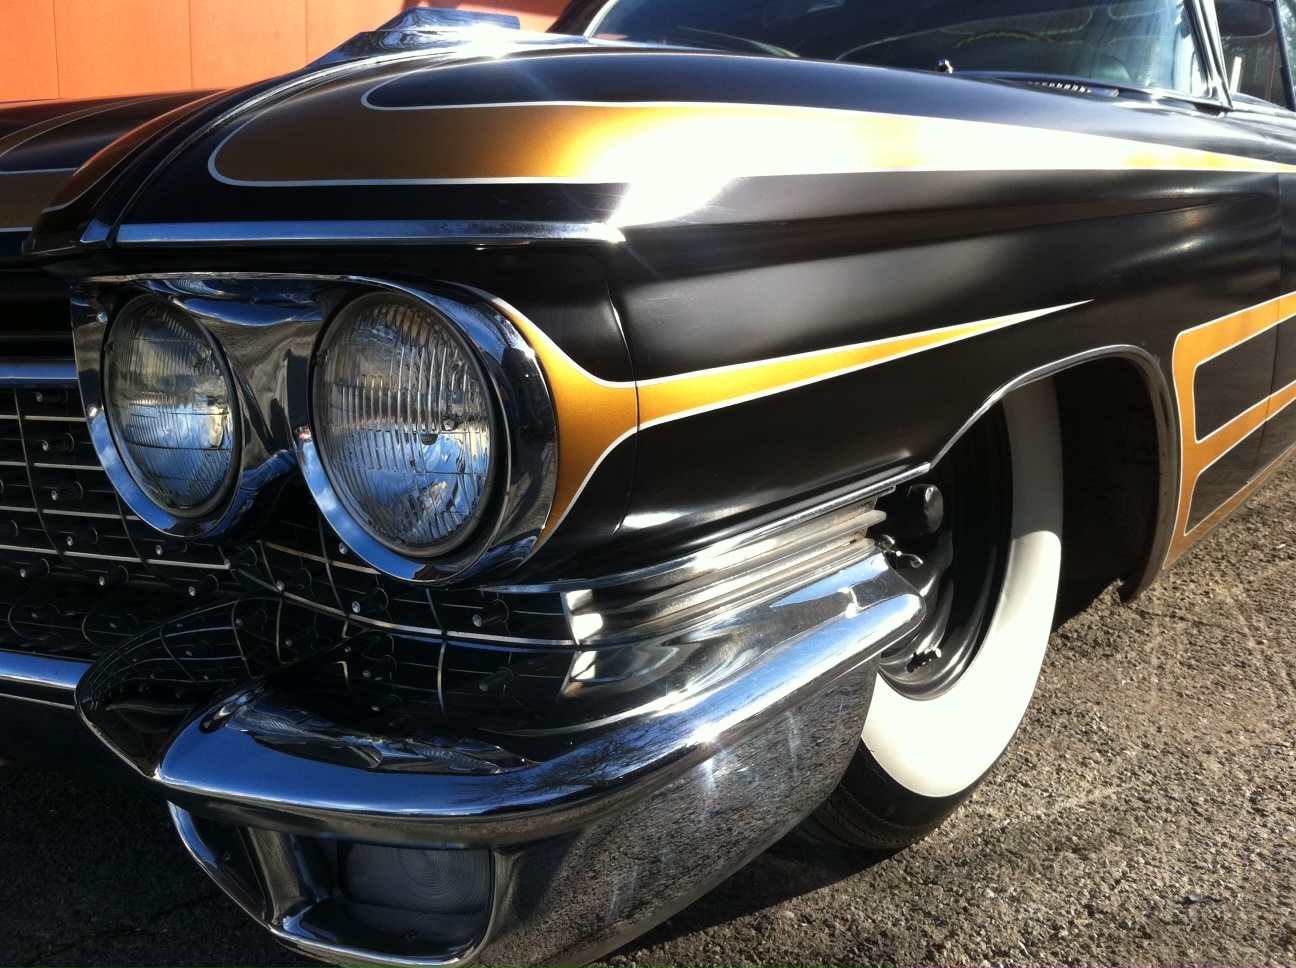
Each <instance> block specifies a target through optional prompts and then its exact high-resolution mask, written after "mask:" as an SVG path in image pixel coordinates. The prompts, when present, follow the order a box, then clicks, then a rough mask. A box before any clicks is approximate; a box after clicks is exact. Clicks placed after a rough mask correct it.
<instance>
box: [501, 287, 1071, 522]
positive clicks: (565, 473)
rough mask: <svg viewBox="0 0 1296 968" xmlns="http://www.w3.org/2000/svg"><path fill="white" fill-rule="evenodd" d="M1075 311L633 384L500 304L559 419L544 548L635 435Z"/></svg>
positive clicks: (1001, 320) (930, 332)
mask: <svg viewBox="0 0 1296 968" xmlns="http://www.w3.org/2000/svg"><path fill="white" fill-rule="evenodd" d="M1080 305H1084V303H1068V304H1067V305H1063V306H1052V307H1049V308H1047V309H1037V310H1031V311H1029V312H1024V313H1014V314H1012V315H1008V316H1000V317H996V318H994V319H987V320H981V321H978V322H973V323H961V324H958V325H954V326H947V327H943V328H941V329H934V330H927V331H925V332H922V333H913V334H909V335H906V336H897V337H893V338H889V339H881V340H873V341H870V342H866V343H856V344H853V345H851V346H844V347H837V348H833V349H827V350H822V351H817V352H811V353H800V354H796V355H793V356H785V357H778V358H775V359H769V360H758V361H754V362H751V363H742V364H738V365H735V366H726V367H717V368H713V369H708V370H699V371H695V372H691V373H683V374H680V375H678V376H671V377H663V378H660V379H655V380H645V381H642V382H640V383H637V384H636V383H633V382H620V383H617V382H609V381H606V380H600V379H599V378H597V377H595V376H593V375H592V374H590V373H589V372H588V371H587V370H585V369H583V368H582V367H581V366H580V365H579V364H577V363H576V362H575V361H573V360H572V359H571V357H569V356H568V355H567V354H566V353H564V352H563V350H562V349H561V348H560V347H559V346H558V345H557V344H556V343H555V342H554V341H553V340H552V339H550V338H549V336H548V335H547V334H546V333H545V332H544V331H543V330H542V329H540V328H539V327H538V326H536V325H535V324H534V323H532V322H531V321H530V320H528V319H527V318H526V317H525V316H523V315H522V314H521V313H519V312H518V311H517V310H516V309H514V308H513V307H511V306H509V305H508V304H507V303H504V302H502V301H497V302H496V306H497V308H499V309H500V311H501V312H503V313H504V314H505V315H506V316H508V317H509V318H510V319H511V320H512V321H513V322H514V323H515V324H516V325H517V326H518V328H519V329H520V330H521V331H522V333H523V334H524V335H525V336H526V338H527V341H528V342H529V343H530V344H531V347H532V349H533V350H534V351H535V353H536V356H537V357H538V358H539V359H540V362H541V364H542V365H543V366H544V369H545V374H546V376H547V377H548V379H549V385H550V388H551V391H552V393H553V399H554V408H555V410H556V411H557V417H558V480H557V484H556V488H555V493H554V501H553V509H552V510H551V512H550V515H549V520H548V522H547V523H546V525H545V530H544V533H543V535H542V536H541V541H542V542H543V541H544V540H546V539H547V538H548V537H549V535H550V534H552V533H553V531H554V529H555V528H557V527H558V525H559V524H561V523H562V521H563V519H564V518H565V517H566V515H567V512H568V511H570V510H571V507H572V506H573V505H574V504H575V502H576V500H577V499H578V498H579V497H580V494H581V492H582V491H583V490H584V489H585V486H586V484H588V483H589V480H590V478H591V477H593V475H594V472H595V471H596V470H597V469H598V466H599V465H600V464H601V463H602V462H603V460H604V459H605V458H606V457H607V456H608V454H610V453H611V452H612V450H613V448H615V447H616V446H617V445H618V444H619V443H621V442H622V441H623V440H625V439H626V438H627V437H629V436H631V435H632V434H634V433H636V432H638V431H639V430H642V429H645V428H647V427H650V426H656V425H658V424H662V423H666V422H668V421H672V420H680V419H683V418H685V417H689V416H693V415H695V414H700V413H707V412H711V411H714V410H718V409H721V408H723V407H730V406H734V405H736V404H740V403H744V402H747V401H749V400H755V399H758V398H760V397H765V396H769V395H771V394H775V393H783V392H786V391H788V390H792V389H795V388H797V387H802V386H807V385H810V384H812V383H818V382H821V381H824V380H831V379H833V378H835V377H839V376H844V375H846V374H848V373H854V372H856V371H858V370H862V369H864V368H866V367H870V366H877V365H878V364H881V363H888V362H892V361H894V360H898V359H901V358H903V357H906V356H912V355H913V354H915V353H921V352H925V351H927V350H932V349H935V348H937V347H940V346H948V345H950V344H951V343H956V342H959V341H960V340H965V339H970V338H972V337H974V336H980V335H982V334H984V333H989V332H992V331H995V330H999V329H1003V328H1005V327H1008V326H1013V325H1016V324H1018V323H1024V322H1026V321H1028V320H1032V319H1038V318H1039V317H1041V316H1047V315H1050V314H1053V313H1058V312H1062V311H1063V310H1065V309H1070V308H1072V307H1074V306H1080Z"/></svg>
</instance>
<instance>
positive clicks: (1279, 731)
mask: <svg viewBox="0 0 1296 968" xmlns="http://www.w3.org/2000/svg"><path fill="white" fill-rule="evenodd" d="M1294 620H1296V466H1293V467H1290V468H1288V469H1287V470H1285V471H1284V472H1283V473H1282V474H1280V475H1279V476H1278V477H1277V478H1276V479H1275V481H1273V482H1272V483H1270V484H1269V485H1268V486H1267V487H1266V488H1264V489H1263V490H1262V491H1261V492H1260V493H1259V494H1258V495H1257V496H1256V497H1255V498H1254V499H1253V500H1252V502H1251V503H1250V505H1249V506H1248V507H1247V508H1246V509H1244V510H1243V511H1242V512H1241V513H1240V514H1239V515H1237V516H1235V518H1234V519H1233V520H1232V521H1230V522H1229V523H1228V524H1226V525H1224V526H1223V527H1222V528H1221V529H1220V530H1219V532H1218V533H1217V534H1216V535H1215V536H1214V537H1212V538H1211V539H1210V540H1209V541H1208V542H1207V543H1206V544H1205V545H1204V546H1202V547H1201V548H1199V549H1198V550H1197V551H1196V552H1195V553H1193V554H1192V555H1190V557H1189V558H1188V559H1187V560H1186V561H1185V562H1183V563H1182V564H1181V565H1180V566H1179V567H1177V568H1176V569H1174V570H1173V571H1172V572H1171V573H1170V574H1168V575H1166V576H1164V577H1163V578H1162V579H1161V580H1160V581H1159V582H1158V583H1157V584H1156V585H1154V586H1153V588H1152V589H1151V590H1150V591H1148V592H1147V593H1146V594H1145V595H1144V596H1143V597H1142V598H1140V599H1139V600H1138V601H1136V602H1135V603H1134V604H1133V605H1132V606H1126V605H1121V604H1119V603H1118V602H1117V601H1116V600H1115V597H1114V595H1112V594H1111V593H1108V594H1107V595H1106V596H1104V597H1103V598H1102V599H1100V600H1099V601H1098V602H1096V603H1095V604H1094V605H1093V606H1092V607H1091V608H1090V609H1088V610H1087V611H1085V612H1084V613H1082V614H1081V615H1079V616H1077V617H1076V618H1074V619H1072V620H1071V621H1069V622H1068V623H1067V624H1065V625H1064V626H1063V627H1062V628H1061V629H1059V630H1058V631H1057V632H1056V633H1055V635H1054V637H1053V641H1052V645H1051V648H1050V651H1049V656H1048V659H1047V660H1046V662H1045V667H1044V671H1043V674H1042V677H1041V680H1040V685H1039V688H1038V690H1037V692H1036V696H1035V701H1034V703H1033V705H1032V707H1031V710H1030V712H1029V713H1028V714H1027V717H1026V720H1025V722H1024V723H1023V726H1022V730H1021V732H1020V733H1019V735H1018V737H1017V740H1016V741H1015V743H1014V745H1013V746H1012V747H1011V748H1010V750H1009V752H1008V754H1007V755H1006V756H1005V758H1004V759H1003V761H1002V762H1001V763H1000V765H999V767H998V769H997V770H996V771H995V772H994V774H993V775H992V776H991V778H990V779H989V780H988V781H987V782H986V783H985V784H984V785H983V786H982V787H981V789H980V790H979V791H978V792H977V793H976V795H975V796H974V797H973V798H972V800H971V801H970V802H969V803H968V804H967V805H965V806H964V808H963V809H962V810H961V811H960V812H959V813H958V814H956V815H955V816H954V817H953V818H952V819H951V820H950V821H949V822H948V823H947V824H946V825H945V826H943V827H942V828H941V829H940V830H938V831H937V832H936V833H935V834H934V835H932V836H931V837H929V838H928V839H927V840H925V841H923V842H922V843H920V844H918V845H916V846H914V847H911V848H909V849H908V850H905V851H902V852H900V853H898V854H894V855H890V856H877V855H874V856H867V857H861V856H842V855H839V854H834V853H831V852H822V851H816V850H814V849H812V848H809V847H807V846H806V845H804V844H802V843H800V842H798V841H796V840H794V839H791V838H789V839H787V840H784V841H783V842H782V843H780V844H778V845H777V846H775V847H774V848H773V849H771V850H770V851H769V852H768V853H766V854H765V855H764V856H763V857H760V858H758V859H757V860H756V861H754V862H753V863H752V864H750V865H749V866H748V867H746V868H745V869H744V870H742V871H740V872H739V873H738V874H736V875H735V876H734V877H732V878H730V879H729V880H728V881H727V882H726V883H725V884H723V885H721V886H720V887H719V888H717V889H716V890H715V891H713V892H712V893H711V894H709V895H707V896H706V897H704V898H703V899H702V900H700V901H698V902H697V903H695V904H694V905H692V906H691V907H689V908H687V909H686V910H684V911H683V912H681V913H679V914H677V915H676V916H675V917H674V918H672V919H671V920H670V921H669V922H667V923H666V924H663V925H661V926H660V927H658V928H656V929H655V930H653V931H652V932H650V933H649V934H647V935H646V936H644V937H642V938H640V939H639V940H637V941H635V942H633V943H632V944H631V945H629V946H628V947H626V948H623V949H622V950H621V951H619V952H617V953H615V954H614V955H611V956H609V958H608V959H607V960H606V961H605V962H604V964H608V965H626V966H629V965H826V964H835V965H862V964H898V965H919V964H922V965H928V964H931V965H965V964H966V965H981V964H994V965H1000V964H1004V965H1062V964H1107V965H1152V964H1157V965H1293V964H1296V651H1294V650H1293V647H1292V643H1293V641H1296V636H1294V635H1293V632H1292V629H1293V627H1294V625H1296V621H1294ZM0 963H4V964H18V965H120V964H135V965H304V964H311V962H307V961H305V960H303V959H300V958H297V957H295V956H293V955H292V954H290V953H287V952H286V951H284V949H282V948H280V947H279V946H277V945H276V944H275V943H274V942H273V941H271V940H270V939H269V938H268V937H267V936H266V935H264V934H263V933H262V932H261V931H260V929H258V928H257V927H255V926H254V925H253V924H252V923H251V922H250V921H249V920H248V919H247V918H246V917H245V916H244V915H243V914H242V913H241V912H240V911H238V910H237V909H236V908H235V906H234V905H233V904H232V903H231V902H229V901H227V900H226V899H225V898H224V896H223V895H221V894H220V893H219V892H218V891H217V890H216V889H215V888H214V887H212V886H211V885H210V884H209V882H208V881H207V880H206V878H205V877H204V876H203V875H202V874H201V873H199V871H198V870H197V868H196V867H194V865H193V864H192V862H191V861H190V860H189V859H188V857H187V856H186V855H185V853H184V851H183V849H182V848H181V846H180V844H179V842H178V840H177V838H176V837H175V835H174V833H173V832H172V830H171V827H170V823H169V821H168V820H167V819H166V816H165V812H164V810H163V807H162V804H161V803H160V802H159V801H156V800H154V799H152V798H150V797H149V796H147V795H144V794H141V793H136V792H133V791H129V790H122V789H114V788H108V787H99V786H95V785H93V784H90V783H85V782H80V781H77V780H72V779H67V778H60V777H55V776H51V775H46V774H40V773H35V772H30V771H25V770H21V769H18V768H16V767H12V766H4V767H0Z"/></svg>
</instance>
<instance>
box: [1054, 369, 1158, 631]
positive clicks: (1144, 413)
mask: <svg viewBox="0 0 1296 968" xmlns="http://www.w3.org/2000/svg"><path fill="white" fill-rule="evenodd" d="M1053 380H1054V386H1055V387H1056V388H1057V398H1058V417H1059V421H1060V425H1061V432H1062V469H1063V485H1062V493H1063V520H1062V575H1061V587H1060V588H1059V590H1058V608H1057V614H1056V616H1055V618H1054V622H1055V624H1061V623H1062V622H1064V621H1066V620H1067V619H1068V618H1070V617H1072V616H1073V615H1075V614H1077V613H1079V612H1080V611H1083V610H1084V609H1085V608H1086V607H1087V606H1088V605H1089V604H1090V603H1091V602H1093V601H1094V599H1095V598H1097V597H1098V595H1100V594H1101V593H1102V591H1103V590H1104V589H1105V588H1107V587H1108V586H1110V585H1111V584H1113V583H1114V582H1120V583H1122V584H1123V586H1124V588H1123V592H1130V591H1134V590H1136V589H1137V586H1138V584H1139V581H1140V579H1141V577H1142V576H1143V574H1144V573H1145V572H1146V569H1147V564H1148V558H1149V556H1150V555H1151V554H1152V551H1153V546H1154V542H1155V539H1156V524H1157V504H1158V500H1159V497H1160V490H1161V472H1162V471H1161V458H1160V453H1161V440H1160V433H1159V429H1158V423H1157V414H1156V410H1155V405H1154V402H1153V396H1152V391H1151V389H1150V388H1149V386H1148V383H1147V379H1146V378H1145V376H1144V374H1143V372H1142V371H1141V370H1140V369H1139V368H1138V367H1137V366H1136V365H1135V364H1133V363H1131V362H1130V361H1129V360H1124V359H1117V358H1110V359H1102V360H1095V361H1092V362H1089V363H1083V364H1081V365H1079V366H1076V367H1073V368H1072V369H1069V370H1065V371H1063V372H1062V373H1059V374H1057V375H1056V376H1055V377H1054V378H1053Z"/></svg>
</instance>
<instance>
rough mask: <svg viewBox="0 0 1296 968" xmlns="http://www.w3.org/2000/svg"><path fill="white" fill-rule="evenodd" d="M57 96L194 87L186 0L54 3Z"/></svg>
mask: <svg viewBox="0 0 1296 968" xmlns="http://www.w3.org/2000/svg"><path fill="white" fill-rule="evenodd" d="M54 34H55V44H56V46H57V48H58V86H59V97H94V96H96V95H99V94H148V93H150V92H157V91H184V90H188V89H189V88H191V87H192V86H193V79H192V75H191V72H190V64H189V3H188V0H182V2H177V0H54Z"/></svg>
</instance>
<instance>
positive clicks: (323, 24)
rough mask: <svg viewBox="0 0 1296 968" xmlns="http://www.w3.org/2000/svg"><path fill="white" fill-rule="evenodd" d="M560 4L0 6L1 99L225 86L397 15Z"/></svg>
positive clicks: (250, 1)
mask: <svg viewBox="0 0 1296 968" xmlns="http://www.w3.org/2000/svg"><path fill="white" fill-rule="evenodd" d="M564 5H565V3H564V0H500V2H497V3H496V2H481V3H464V2H457V0H437V2H427V0H0V101H20V100H28V99H35V98H50V97H95V96H98V95H109V94H142V93H149V92H154V91H179V90H187V89H190V88H220V87H231V86H233V85H235V84H244V83H246V82H248V81H256V80H260V79H262V78H265V77H272V76H273V75H275V74H282V73H285V72H286V71H291V70H295V69H296V68H298V67H301V66H303V65H304V64H307V63H308V62H310V61H312V60H314V59H315V58H317V57H319V56H321V55H323V54H326V53H327V52H328V51H330V50H332V49H333V48H334V47H336V46H337V45H338V44H340V43H342V42H343V41H344V40H346V39H347V38H349V37H351V36H352V35H354V34H357V33H360V32H361V31H362V30H372V29H373V28H374V27H377V26H379V25H380V24H382V23H384V22H385V21H387V20H390V19H391V18H392V17H394V16H395V15H396V14H398V13H399V12H400V11H401V10H402V9H404V8H406V7H413V6H426V7H433V6H435V7H454V8H458V9H460V10H484V11H487V12H492V13H511V14H516V15H517V16H519V17H520V18H521V20H522V26H523V27H525V28H529V29H532V30H543V29H544V28H546V27H547V26H549V24H550V23H552V22H553V19H554V17H556V16H557V15H558V13H559V12H561V10H562V8H563V6H564Z"/></svg>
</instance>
